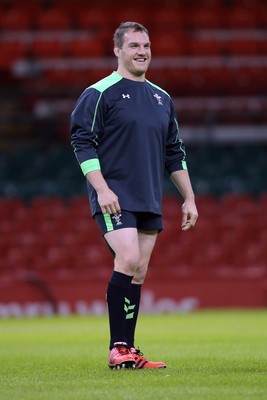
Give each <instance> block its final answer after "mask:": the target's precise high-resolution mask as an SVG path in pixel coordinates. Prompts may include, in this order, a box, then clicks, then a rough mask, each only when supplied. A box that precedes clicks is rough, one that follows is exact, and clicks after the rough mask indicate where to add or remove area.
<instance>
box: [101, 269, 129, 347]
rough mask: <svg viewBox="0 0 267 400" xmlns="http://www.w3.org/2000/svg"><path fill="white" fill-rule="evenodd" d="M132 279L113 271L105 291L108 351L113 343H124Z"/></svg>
mask: <svg viewBox="0 0 267 400" xmlns="http://www.w3.org/2000/svg"><path fill="white" fill-rule="evenodd" d="M132 279H133V277H132V276H129V275H125V274H123V273H121V272H117V271H114V272H113V274H112V276H111V278H110V281H109V284H108V289H107V304H108V314H109V327H110V349H111V348H112V347H113V344H114V343H115V342H126V335H125V321H126V319H125V315H126V314H127V312H128V304H129V303H130V300H129V299H130V292H131V281H132ZM125 313H126V314H125Z"/></svg>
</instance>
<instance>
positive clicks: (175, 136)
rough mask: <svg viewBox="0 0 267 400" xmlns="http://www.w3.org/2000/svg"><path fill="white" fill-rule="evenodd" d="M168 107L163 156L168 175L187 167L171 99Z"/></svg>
mask: <svg viewBox="0 0 267 400" xmlns="http://www.w3.org/2000/svg"><path fill="white" fill-rule="evenodd" d="M170 107H171V110H170V123H169V131H168V137H167V143H166V157H165V168H166V171H167V172H168V173H169V175H170V174H171V173H172V172H174V171H179V170H181V169H187V165H186V152H185V147H184V144H183V141H182V139H181V138H180V137H179V125H178V121H177V116H176V113H175V110H174V106H173V102H172V100H171V105H170Z"/></svg>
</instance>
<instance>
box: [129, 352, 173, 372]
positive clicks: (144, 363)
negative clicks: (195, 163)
mask: <svg viewBox="0 0 267 400" xmlns="http://www.w3.org/2000/svg"><path fill="white" fill-rule="evenodd" d="M130 352H131V353H132V355H133V357H134V360H135V368H136V369H143V368H144V369H145V368H166V364H164V363H163V362H161V361H157V362H154V361H149V360H148V359H147V358H145V357H144V354H143V353H142V352H141V351H140V350H139V349H135V348H134V347H131V348H130Z"/></svg>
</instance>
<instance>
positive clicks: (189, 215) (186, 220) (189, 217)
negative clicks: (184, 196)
mask: <svg viewBox="0 0 267 400" xmlns="http://www.w3.org/2000/svg"><path fill="white" fill-rule="evenodd" d="M197 218H198V212H197V208H196V204H195V202H194V200H185V202H184V204H183V205H182V224H181V227H182V231H188V229H190V228H192V227H193V226H195V224H196V221H197Z"/></svg>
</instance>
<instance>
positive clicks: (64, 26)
mask: <svg viewBox="0 0 267 400" xmlns="http://www.w3.org/2000/svg"><path fill="white" fill-rule="evenodd" d="M35 25H36V28H37V29H40V30H44V31H64V30H69V29H70V28H71V21H70V17H69V15H68V14H67V13H66V12H63V10H57V9H54V8H51V9H48V10H45V11H40V12H39V13H38V14H37V15H36V17H35Z"/></svg>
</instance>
